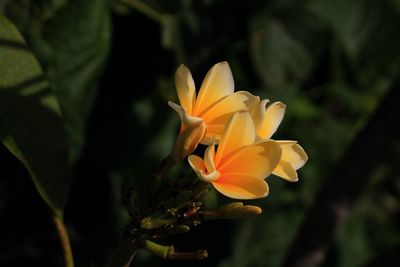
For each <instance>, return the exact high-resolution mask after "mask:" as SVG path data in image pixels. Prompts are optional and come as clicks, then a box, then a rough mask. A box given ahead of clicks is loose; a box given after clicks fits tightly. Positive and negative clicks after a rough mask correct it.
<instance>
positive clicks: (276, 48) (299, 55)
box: [250, 6, 319, 88]
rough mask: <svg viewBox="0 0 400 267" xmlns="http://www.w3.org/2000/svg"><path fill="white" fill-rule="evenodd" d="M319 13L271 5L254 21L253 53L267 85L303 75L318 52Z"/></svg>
mask: <svg viewBox="0 0 400 267" xmlns="http://www.w3.org/2000/svg"><path fill="white" fill-rule="evenodd" d="M315 20H316V17H315V16H314V15H313V14H312V13H310V12H309V11H307V10H306V9H304V8H303V7H299V8H296V7H281V6H278V7H273V6H271V7H269V8H268V9H267V10H265V11H264V12H262V13H261V14H259V15H258V16H255V17H254V18H253V19H252V21H251V27H250V31H251V36H250V42H251V51H250V52H251V56H252V60H253V63H254V65H255V67H256V70H257V71H258V74H259V76H260V79H261V80H262V81H263V82H264V84H265V86H267V87H270V88H281V87H283V86H284V85H285V84H287V83H289V82H293V81H298V80H302V79H304V78H305V77H306V76H307V75H308V74H309V72H310V70H311V68H312V66H313V64H314V62H315V59H316V56H317V55H318V53H317V52H318V45H317V42H314V40H315V41H317V40H318V36H317V33H318V31H319V29H318V27H316V26H315V25H319V24H316V23H315Z"/></svg>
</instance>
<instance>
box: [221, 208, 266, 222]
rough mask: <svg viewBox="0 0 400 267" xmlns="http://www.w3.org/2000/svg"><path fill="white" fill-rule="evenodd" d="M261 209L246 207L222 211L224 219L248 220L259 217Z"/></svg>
mask: <svg viewBox="0 0 400 267" xmlns="http://www.w3.org/2000/svg"><path fill="white" fill-rule="evenodd" d="M261 212H262V209H261V208H260V207H257V206H251V205H246V206H242V207H237V208H231V209H226V210H224V211H223V213H224V218H226V219H248V218H250V217H253V216H257V215H260V214H261Z"/></svg>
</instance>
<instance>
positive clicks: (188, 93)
mask: <svg viewBox="0 0 400 267" xmlns="http://www.w3.org/2000/svg"><path fill="white" fill-rule="evenodd" d="M175 87H176V91H177V93H178V97H179V101H180V103H181V105H182V107H184V108H185V109H186V111H187V112H188V113H189V114H192V112H193V106H194V103H195V101H196V89H195V85H194V81H193V77H192V74H191V73H190V70H189V69H188V68H187V67H186V66H185V65H183V64H182V65H180V66H179V68H178V69H177V70H176V73H175Z"/></svg>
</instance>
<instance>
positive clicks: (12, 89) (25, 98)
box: [0, 17, 70, 218]
mask: <svg viewBox="0 0 400 267" xmlns="http://www.w3.org/2000/svg"><path fill="white" fill-rule="evenodd" d="M0 43H1V46H0V61H1V64H0V73H2V74H3V75H4V76H2V77H4V78H3V79H1V80H0V98H1V102H0V113H1V114H7V116H4V117H2V118H1V120H0V137H1V139H2V141H3V143H4V144H5V146H6V147H7V148H8V149H9V150H10V151H11V152H12V154H14V155H15V156H16V157H17V158H18V159H19V160H21V162H22V163H23V164H24V165H25V167H26V168H27V169H28V171H29V173H30V174H31V176H32V178H33V181H34V183H35V186H36V188H37V190H38V191H39V193H40V195H41V197H42V198H43V199H44V201H45V202H46V203H47V204H48V205H49V207H50V208H51V209H52V211H53V212H54V214H56V215H57V216H58V217H59V218H62V216H63V215H62V209H63V208H64V205H65V202H66V200H67V196H68V188H69V182H70V175H69V165H68V148H67V139H66V133H65V129H64V123H63V119H62V116H61V112H60V107H59V105H58V102H57V99H56V98H55V96H54V95H53V94H52V92H51V91H50V89H49V85H48V83H47V81H46V79H45V77H44V74H43V72H42V69H41V68H40V65H39V63H38V62H37V60H36V58H35V57H34V56H33V55H32V53H31V52H30V51H29V48H28V47H27V45H26V43H25V41H24V39H23V38H22V36H21V35H20V33H19V32H18V30H17V29H16V28H15V27H14V26H13V25H12V24H11V23H10V22H9V21H8V20H6V19H5V18H4V17H0ZM49 125H51V126H52V127H51V129H50V130H49V129H48V126H49Z"/></svg>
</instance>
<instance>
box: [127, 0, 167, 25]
mask: <svg viewBox="0 0 400 267" xmlns="http://www.w3.org/2000/svg"><path fill="white" fill-rule="evenodd" d="M121 2H122V3H124V4H126V5H128V6H129V7H132V8H134V9H136V10H137V11H139V12H141V13H142V14H144V15H146V16H147V17H149V18H150V19H152V20H154V21H155V22H158V23H160V24H161V23H163V21H164V17H165V15H163V14H162V13H160V12H158V11H157V10H155V9H154V8H152V7H150V6H149V5H147V4H145V3H143V2H142V1H139V0H121Z"/></svg>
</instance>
